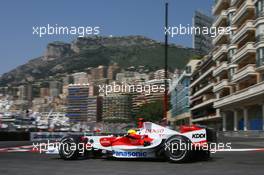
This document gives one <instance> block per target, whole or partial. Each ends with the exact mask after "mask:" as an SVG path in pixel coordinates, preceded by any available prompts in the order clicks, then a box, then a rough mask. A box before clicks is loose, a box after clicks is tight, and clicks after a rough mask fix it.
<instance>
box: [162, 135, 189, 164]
mask: <svg viewBox="0 0 264 175" xmlns="http://www.w3.org/2000/svg"><path fill="white" fill-rule="evenodd" d="M189 144H190V141H189V140H188V139H187V138H185V137H183V136H178V135H175V136H172V137H170V138H168V139H167V140H166V142H165V155H166V158H167V159H168V160H169V161H170V162H173V163H183V162H188V161H189V160H190V158H191V154H192V153H191V151H190V150H188V146H189Z"/></svg>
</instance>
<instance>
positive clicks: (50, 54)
mask: <svg viewBox="0 0 264 175" xmlns="http://www.w3.org/2000/svg"><path fill="white" fill-rule="evenodd" d="M72 54H73V51H72V50H71V44H69V43H62V42H54V43H49V44H48V45H47V48H46V51H45V53H44V57H43V60H45V61H51V60H54V59H57V58H61V57H69V56H71V55H72Z"/></svg>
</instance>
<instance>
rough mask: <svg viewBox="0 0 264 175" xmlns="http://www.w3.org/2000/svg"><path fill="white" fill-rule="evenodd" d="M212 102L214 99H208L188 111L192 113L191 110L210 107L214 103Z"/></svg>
mask: <svg viewBox="0 0 264 175" xmlns="http://www.w3.org/2000/svg"><path fill="white" fill-rule="evenodd" d="M214 101H215V99H209V100H206V101H204V102H202V103H200V104H198V105H195V106H194V107H192V108H191V109H190V110H191V111H193V110H196V109H199V108H201V107H205V106H207V105H211V104H213V103H214Z"/></svg>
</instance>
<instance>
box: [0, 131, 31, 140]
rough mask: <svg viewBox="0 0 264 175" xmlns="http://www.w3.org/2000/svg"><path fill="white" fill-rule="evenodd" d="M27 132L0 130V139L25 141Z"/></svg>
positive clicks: (27, 138)
mask: <svg viewBox="0 0 264 175" xmlns="http://www.w3.org/2000/svg"><path fill="white" fill-rule="evenodd" d="M29 139H30V133H29V132H0V141H27V140H29Z"/></svg>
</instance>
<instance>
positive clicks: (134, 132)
mask: <svg viewBox="0 0 264 175" xmlns="http://www.w3.org/2000/svg"><path fill="white" fill-rule="evenodd" d="M127 133H128V134H136V133H137V131H136V130H134V129H130V130H128V131H127Z"/></svg>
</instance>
